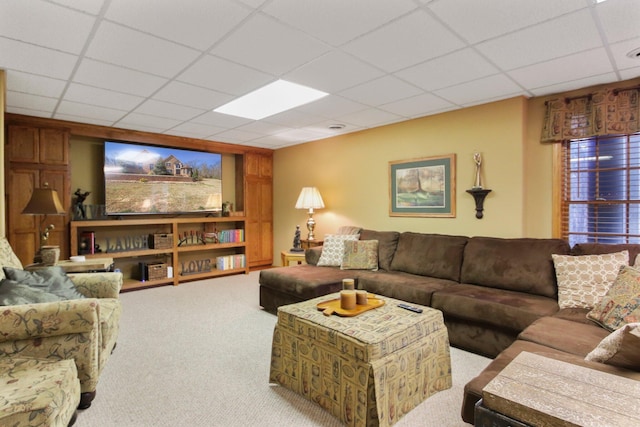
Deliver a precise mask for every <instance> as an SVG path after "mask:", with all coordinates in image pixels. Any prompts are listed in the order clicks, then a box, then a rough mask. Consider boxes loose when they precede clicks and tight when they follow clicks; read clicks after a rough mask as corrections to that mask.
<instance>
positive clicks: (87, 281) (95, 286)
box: [67, 272, 123, 298]
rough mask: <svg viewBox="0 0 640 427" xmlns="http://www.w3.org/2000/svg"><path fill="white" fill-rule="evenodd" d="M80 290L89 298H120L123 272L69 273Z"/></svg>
mask: <svg viewBox="0 0 640 427" xmlns="http://www.w3.org/2000/svg"><path fill="white" fill-rule="evenodd" d="M67 276H69V278H70V279H71V281H72V282H73V284H74V285H76V288H77V289H78V292H80V293H81V294H82V295H84V296H85V297H87V298H118V296H119V294H120V289H122V280H123V279H122V273H118V272H106V273H68V274H67Z"/></svg>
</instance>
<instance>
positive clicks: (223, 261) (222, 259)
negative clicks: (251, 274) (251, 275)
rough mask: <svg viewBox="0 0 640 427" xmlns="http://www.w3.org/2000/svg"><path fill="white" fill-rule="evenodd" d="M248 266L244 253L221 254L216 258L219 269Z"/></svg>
mask: <svg viewBox="0 0 640 427" xmlns="http://www.w3.org/2000/svg"><path fill="white" fill-rule="evenodd" d="M246 266H247V258H246V257H245V256H244V254H236V255H226V256H219V257H217V258H216V268H217V269H218V270H233V269H236V268H245V267H246Z"/></svg>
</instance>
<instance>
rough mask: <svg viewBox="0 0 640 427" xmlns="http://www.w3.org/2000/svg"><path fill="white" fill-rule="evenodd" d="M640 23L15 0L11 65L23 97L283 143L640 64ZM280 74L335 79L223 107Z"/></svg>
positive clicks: (403, 1) (429, 2)
mask: <svg viewBox="0 0 640 427" xmlns="http://www.w3.org/2000/svg"><path fill="white" fill-rule="evenodd" d="M639 23H640V0H608V1H604V2H596V0H50V1H44V0H0V68H4V69H5V70H6V71H7V111H8V112H11V113H17V114H26V115H30V116H38V117H49V118H55V119H61V120H70V121H75V122H81V123H91V124H98V125H104V126H113V127H117V128H125V129H135V130H143V131H149V132H156V133H164V134H170V135H179V136H186V137H192V138H200V139H207V140H213V141H222V142H229V143H234V144H241V145H247V146H255V147H266V148H274V149H275V148H279V147H285V146H289V145H294V144H299V143H303V142H307V141H312V140H318V139H323V138H327V137H330V136H334V135H338V134H344V133H350V132H355V131H358V130H362V129H367V128H372V127H377V126H382V125H386V124H390V123H395V122H400V121H404V120H408V119H412V118H416V117H422V116H428V115H432V114H437V113H441V112H445V111H451V110H455V109H459V108H464V107H468V106H473V105H478V104H482V103H487V102H491V101H496V100H500V99H506V98H511V97H515V96H525V97H533V96H544V95H549V94H553V93H557V92H562V91H567V90H572V89H577V88H581V87H585V86H590V85H595V84H603V83H612V82H617V81H622V80H627V79H630V78H634V77H638V76H640V59H638V58H635V59H634V58H631V57H629V56H627V54H628V53H629V52H631V51H633V50H634V49H637V48H640V24H639ZM277 79H284V80H288V81H291V82H294V83H299V84H302V85H306V86H310V87H313V88H315V89H319V90H322V91H325V92H328V93H329V95H328V96H327V97H325V98H323V99H321V100H319V101H315V102H313V103H310V104H306V105H303V106H301V107H298V108H295V109H293V110H289V111H286V112H283V113H280V114H277V115H274V116H270V117H267V118H264V119H262V120H258V121H254V120H248V119H242V118H239V117H234V116H228V115H224V114H220V113H215V112H213V111H212V110H213V109H214V108H216V107H218V106H220V105H222V104H224V103H226V102H228V101H230V100H232V99H234V98H236V97H238V96H240V95H243V94H246V93H247V92H250V91H252V90H254V89H257V88H259V87H261V86H263V85H265V84H267V83H270V82H272V81H275V80H277ZM335 124H341V125H344V128H343V129H338V130H336V129H331V128H330V127H331V125H335Z"/></svg>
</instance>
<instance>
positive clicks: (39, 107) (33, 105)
mask: <svg viewBox="0 0 640 427" xmlns="http://www.w3.org/2000/svg"><path fill="white" fill-rule="evenodd" d="M57 103H58V100H57V99H56V98H47V97H44V96H38V95H30V94H28V93H21V92H13V91H11V90H9V91H7V106H10V107H17V108H26V109H29V110H36V111H46V112H49V113H51V112H53V110H54V108H55V107H56V104H57Z"/></svg>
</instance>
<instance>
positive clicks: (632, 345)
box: [584, 323, 640, 371]
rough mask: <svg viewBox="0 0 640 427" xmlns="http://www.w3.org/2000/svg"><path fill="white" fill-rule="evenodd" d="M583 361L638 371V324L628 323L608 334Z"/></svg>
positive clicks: (639, 331)
mask: <svg viewBox="0 0 640 427" xmlns="http://www.w3.org/2000/svg"><path fill="white" fill-rule="evenodd" d="M584 359H585V360H588V361H591V362H600V363H606V364H607V365H613V366H619V367H621V368H627V369H633V370H635V371H638V370H640V323H629V324H626V325H624V326H623V327H621V328H620V329H618V330H617V331H614V332H612V333H610V334H609V336H607V337H606V338H604V339H603V340H602V341H600V344H598V346H597V347H596V348H595V349H593V350H592V351H591V353H589V354H587V356H586V357H585V358H584Z"/></svg>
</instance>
